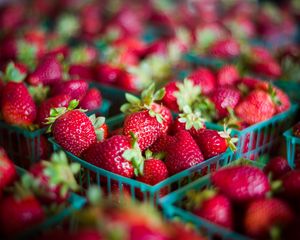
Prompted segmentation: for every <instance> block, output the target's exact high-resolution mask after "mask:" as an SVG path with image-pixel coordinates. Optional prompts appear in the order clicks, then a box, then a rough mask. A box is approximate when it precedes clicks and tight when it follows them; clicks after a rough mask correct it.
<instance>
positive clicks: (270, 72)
mask: <svg viewBox="0 0 300 240" xmlns="http://www.w3.org/2000/svg"><path fill="white" fill-rule="evenodd" d="M252 70H253V71H254V72H255V73H258V74H262V75H265V76H267V77H270V78H278V77H280V76H281V73H282V72H281V67H280V65H279V64H278V63H277V62H275V61H274V60H268V61H267V62H258V63H253V64H252Z"/></svg>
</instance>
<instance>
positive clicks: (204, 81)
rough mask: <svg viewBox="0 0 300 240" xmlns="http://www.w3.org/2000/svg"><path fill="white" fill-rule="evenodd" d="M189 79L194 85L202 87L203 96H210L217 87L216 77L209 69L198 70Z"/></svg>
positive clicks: (201, 68)
mask: <svg viewBox="0 0 300 240" xmlns="http://www.w3.org/2000/svg"><path fill="white" fill-rule="evenodd" d="M188 79H189V80H191V81H192V82H193V83H194V85H196V86H200V87H201V92H202V93H203V94H209V93H210V92H212V91H213V90H214V88H215V87H216V79H215V76H214V74H213V72H212V71H211V70H210V69H208V68H204V67H200V68H198V69H197V70H195V71H194V72H192V73H191V74H190V75H189V76H188Z"/></svg>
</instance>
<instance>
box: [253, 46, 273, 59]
mask: <svg viewBox="0 0 300 240" xmlns="http://www.w3.org/2000/svg"><path fill="white" fill-rule="evenodd" d="M250 54H251V58H252V61H254V62H268V61H269V60H271V59H273V56H272V54H271V52H270V51H269V50H268V49H266V48H264V47H260V46H254V47H252V48H251V52H250Z"/></svg>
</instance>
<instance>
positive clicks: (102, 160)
mask: <svg viewBox="0 0 300 240" xmlns="http://www.w3.org/2000/svg"><path fill="white" fill-rule="evenodd" d="M131 137H132V138H131V139H130V138H129V137H126V136H122V135H115V136H113V137H111V138H109V139H107V140H105V141H103V142H98V143H95V144H92V145H91V146H90V147H89V148H88V149H87V150H86V151H85V152H84V154H83V157H84V159H85V160H86V161H87V162H89V163H91V164H94V165H95V166H97V167H100V168H103V169H105V170H107V171H110V172H113V173H116V174H119V175H121V176H124V177H128V178H132V177H133V176H134V174H136V175H137V174H138V172H139V171H141V167H142V165H141V164H142V162H143V159H142V155H141V152H140V149H139V146H138V144H137V139H136V138H135V136H131Z"/></svg>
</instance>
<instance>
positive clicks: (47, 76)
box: [27, 57, 62, 86]
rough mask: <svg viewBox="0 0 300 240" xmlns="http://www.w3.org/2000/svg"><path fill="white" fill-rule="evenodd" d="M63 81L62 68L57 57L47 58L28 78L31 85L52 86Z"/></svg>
mask: <svg viewBox="0 0 300 240" xmlns="http://www.w3.org/2000/svg"><path fill="white" fill-rule="evenodd" d="M61 79H62V66H61V64H60V62H59V61H58V60H57V58H56V57H46V58H44V59H43V61H42V62H41V63H40V64H39V65H38V66H37V68H36V69H35V70H34V72H32V73H31V74H30V75H29V76H28V78H27V82H28V83H29V84H31V85H34V86H36V85H39V84H43V85H51V84H54V83H58V82H60V81H61Z"/></svg>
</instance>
